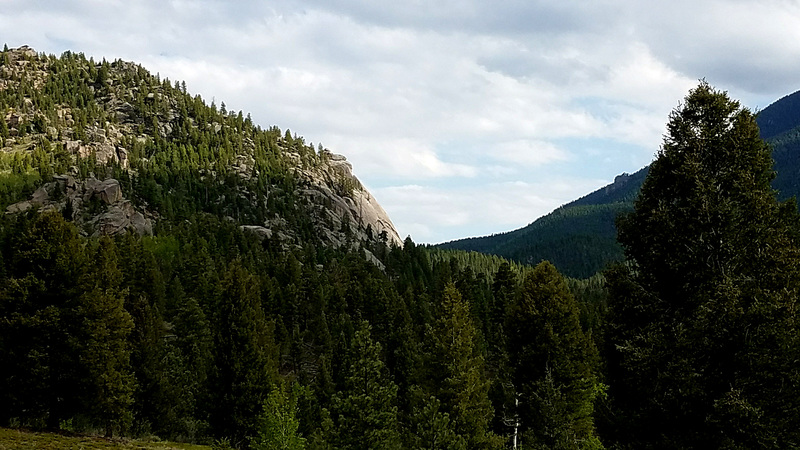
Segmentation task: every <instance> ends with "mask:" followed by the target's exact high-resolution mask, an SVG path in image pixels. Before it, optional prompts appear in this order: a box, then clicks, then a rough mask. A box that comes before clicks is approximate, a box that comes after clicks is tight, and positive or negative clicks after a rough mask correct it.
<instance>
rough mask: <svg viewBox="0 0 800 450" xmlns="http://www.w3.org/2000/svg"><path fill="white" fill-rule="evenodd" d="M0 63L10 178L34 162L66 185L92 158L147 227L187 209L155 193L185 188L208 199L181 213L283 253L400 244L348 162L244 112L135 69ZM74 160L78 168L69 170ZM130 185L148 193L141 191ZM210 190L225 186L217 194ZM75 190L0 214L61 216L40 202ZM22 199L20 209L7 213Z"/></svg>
mask: <svg viewBox="0 0 800 450" xmlns="http://www.w3.org/2000/svg"><path fill="white" fill-rule="evenodd" d="M3 59H4V61H3V62H4V64H3V65H2V68H1V69H0V91H2V92H4V93H5V97H6V101H5V110H4V111H3V119H4V120H2V121H0V122H2V123H0V138H2V142H0V144H2V145H1V146H0V148H2V163H1V164H2V166H3V168H5V169H6V170H9V169H11V170H12V171H14V170H17V171H22V172H28V170H27V169H28V168H31V167H34V166H37V165H41V166H42V167H45V166H50V167H51V169H50V171H52V172H53V173H55V174H57V175H58V174H61V175H63V177H73V178H74V177H76V176H77V177H78V178H85V177H86V175H87V174H88V172H92V170H91V169H92V168H91V167H88V166H87V164H88V161H92V164H96V165H100V166H104V165H108V164H112V165H114V166H115V167H117V169H116V170H115V172H114V173H109V174H106V175H109V176H112V177H119V178H122V179H120V180H119V181H120V182H121V188H122V192H123V194H125V195H128V194H131V195H133V197H132V198H131V200H132V202H133V204H134V205H135V206H137V207H139V209H141V214H143V215H146V216H148V218H150V219H153V220H155V219H156V218H157V217H160V216H167V217H169V216H175V215H180V214H185V213H186V211H182V209H183V208H186V205H178V204H174V203H173V202H172V201H171V200H172V199H171V198H170V196H165V195H163V194H164V193H165V192H166V191H168V190H173V191H178V190H182V189H183V188H184V187H185V188H187V191H186V192H183V193H182V194H183V197H185V198H187V200H188V199H190V198H191V197H192V190H193V189H202V190H203V191H204V197H205V198H204V199H203V201H202V203H203V204H200V205H198V204H195V205H192V206H189V207H188V209H195V208H199V209H202V210H206V211H209V212H213V213H215V214H220V215H223V216H228V217H231V218H232V219H234V220H235V221H237V222H238V223H240V224H241V225H242V226H245V227H247V228H248V229H249V230H252V231H254V232H255V233H257V234H258V235H259V236H262V237H264V236H267V237H271V236H273V235H274V236H275V238H276V239H280V240H282V241H283V244H285V245H294V244H298V243H300V242H299V241H302V240H304V239H308V238H316V237H319V239H321V240H322V242H323V243H325V244H326V245H333V246H341V245H344V244H345V241H347V240H348V239H349V240H350V241H351V242H362V241H366V240H368V239H371V240H373V241H377V240H379V239H381V238H382V239H385V240H386V242H388V243H390V244H394V245H402V240H401V239H400V237H399V235H398V233H397V231H396V230H395V228H394V225H393V224H392V223H391V220H390V219H389V217H388V215H387V214H386V212H385V211H384V210H383V208H381V206H380V205H379V204H378V203H377V202H376V200H375V199H374V197H373V196H372V195H371V194H370V193H369V192H367V191H366V189H365V188H364V187H363V186H362V185H361V183H360V182H359V181H358V179H357V178H356V177H355V176H354V175H353V174H352V167H351V165H350V163H348V162H347V161H346V159H345V158H344V157H343V156H340V155H335V154H333V153H331V152H330V151H329V150H326V149H323V147H322V146H321V145H319V147H318V148H316V149H315V148H314V147H313V145H312V144H306V143H305V141H304V140H303V138H301V137H297V136H292V134H291V133H290V132H289V131H288V130H286V133H281V131H280V130H279V129H278V128H277V127H272V128H270V129H268V130H262V129H261V128H260V127H259V126H256V125H255V124H253V122H252V120H251V119H250V117H249V115H248V116H247V117H245V116H243V114H242V112H241V111H240V112H238V113H235V112H232V111H230V112H229V111H226V108H225V104H224V103H222V104H221V105H220V107H219V108H217V107H216V106H215V105H213V104H212V105H211V106H207V105H206V104H205V103H204V102H203V100H202V99H201V98H200V97H199V96H195V97H192V96H191V95H189V94H188V93H187V91H186V85H185V83H184V84H182V85H181V84H180V83H175V84H174V86H173V85H172V84H171V83H170V81H169V80H168V79H164V80H161V79H160V78H159V77H158V76H152V75H151V74H149V73H148V72H147V71H146V70H145V69H144V68H142V67H141V66H139V65H136V64H133V63H129V62H124V61H114V62H111V63H109V62H107V61H102V62H98V63H95V62H94V61H91V60H88V61H87V60H85V58H83V56H82V55H72V54H69V53H67V54H65V55H64V57H62V58H55V57H53V56H49V57H48V56H44V55H38V54H37V53H36V52H35V51H34V50H33V49H30V48H28V47H21V48H19V49H11V50H8V51H6V52H4V53H3ZM75 157H78V159H79V160H81V161H84V162H83V163H80V164H79V163H76V164H68V161H71V159H74V158H75ZM81 164H82V165H81ZM162 168H169V170H170V171H171V172H172V173H176V174H188V173H191V172H193V173H197V174H199V175H200V176H199V177H197V178H199V179H198V180H193V181H196V182H200V185H199V186H181V185H182V184H184V183H181V182H178V183H173V180H164V179H158V178H157V177H156V176H154V174H155V173H157V172H159V171H161V169H162ZM87 171H88V172H87ZM130 173H132V174H135V175H136V176H134V177H131V176H130ZM45 175H49V173H48V172H47V171H45ZM98 175H99V174H98ZM187 177H188V175H187V176H184V177H183V178H187ZM129 183H145V184H149V185H148V186H146V187H144V188H142V189H137V188H135V187H133V186H131V185H130V184H129ZM176 184H177V186H176ZM215 184H216V185H227V186H228V187H229V188H230V189H228V190H226V189H221V190H220V189H216V188H215V186H213V185H215ZM72 185H74V181H71V180H67V179H66V178H64V179H63V180H62V182H61V185H60V186H58V187H57V186H54V185H50V186H47V189H44V188H40V190H39V191H38V192H37V193H36V194H37V195H33V196H32V197H31V198H26V199H20V198H19V197H18V196H17V197H14V195H15V194H19V193H21V192H17V193H8V195H6V196H4V197H3V198H2V199H0V208H3V209H6V208H7V207H9V208H10V209H9V211H16V212H19V211H21V210H24V209H26V208H29V207H30V206H31V205H32V203H31V201H33V203H35V204H37V206H39V207H49V208H54V207H55V208H57V209H59V210H60V209H61V208H64V207H66V202H64V201H62V202H52V201H50V202H49V203H48V202H47V201H48V200H51V199H49V197H48V196H51V195H52V194H53V192H51V191H53V189H56V188H57V189H60V190H61V191H64V190H65V189H68V188H69V187H71V186H72ZM286 189H292V192H284V191H285V190H286ZM131 191H133V192H131ZM83 197H86V198H85V200H87V202H88V200H90V197H91V195H88V196H82V197H78V198H79V199H83ZM20 200H24V201H27V202H26V203H22V204H19V203H18V204H17V205H10V203H12V202H14V201H20ZM68 200H69V203H70V205H69V207H70V208H79V207H80V206H81V205H80V203H81V202H76V201H75V198H71V199H68ZM106 203H107V204H108V205H110V206H112V207H113V206H114V205H112V204H111V202H107V201H106ZM279 203H292V205H283V206H282V205H279ZM294 207H299V208H303V209H304V210H306V212H308V214H306V215H307V216H308V217H309V218H310V219H311V221H310V222H311V223H310V224H309V225H310V226H311V228H312V230H308V231H312V233H310V234H311V235H313V236H306V237H304V236H302V234H303V232H304V231H303V230H301V229H300V228H302V227H301V226H300V225H299V224H291V223H289V221H290V220H291V219H292V216H296V214H293V213H291V212H289V211H287V210H285V209H286V208H289V209H291V208H294ZM76 215H79V214H77V212H76ZM123 228H124V227H123ZM273 231H274V233H273ZM345 231H347V233H345ZM345 234H348V235H349V236H346V235H345Z"/></svg>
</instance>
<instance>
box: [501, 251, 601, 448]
mask: <svg viewBox="0 0 800 450" xmlns="http://www.w3.org/2000/svg"><path fill="white" fill-rule="evenodd" d="M578 311H579V310H578V305H577V302H576V301H575V299H574V298H573V296H572V294H571V293H570V292H569V289H568V288H567V284H566V282H565V280H564V278H563V277H562V276H561V275H560V274H559V273H558V272H557V271H556V269H555V267H554V266H553V265H552V264H550V263H548V262H544V263H541V264H539V265H537V266H536V268H535V269H534V270H533V272H531V273H530V274H528V275H527V276H526V278H525V280H524V282H523V285H522V288H521V291H520V294H519V296H518V298H517V299H516V302H515V304H514V305H513V306H512V307H511V308H510V311H509V315H508V319H507V334H508V358H509V366H510V368H511V382H512V383H513V385H514V388H515V390H516V394H517V399H518V402H519V403H518V406H517V414H518V416H519V420H520V423H521V426H520V432H521V434H522V440H523V442H525V443H526V444H525V445H528V446H531V447H532V448H559V449H579V448H580V449H582V448H601V447H602V446H601V445H600V443H599V440H598V438H597V436H596V434H595V431H594V423H593V409H594V401H595V398H596V397H597V395H598V394H600V393H602V391H603V387H602V385H601V384H600V382H599V380H598V376H597V371H598V364H599V360H598V354H597V349H596V348H595V346H594V343H593V342H592V341H591V339H590V338H589V337H588V336H587V335H586V334H585V333H584V332H583V330H582V329H581V326H580V321H579V317H578Z"/></svg>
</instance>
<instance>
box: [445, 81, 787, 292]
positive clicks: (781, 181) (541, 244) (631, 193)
mask: <svg viewBox="0 0 800 450" xmlns="http://www.w3.org/2000/svg"><path fill="white" fill-rule="evenodd" d="M757 121H758V124H759V127H760V128H761V136H762V138H763V139H765V140H766V141H767V142H769V143H770V144H771V145H772V147H773V152H772V157H773V158H774V160H775V165H774V167H775V171H776V177H775V179H774V180H773V182H772V186H773V187H774V188H775V189H776V190H777V191H778V193H779V198H781V199H786V198H789V197H792V196H797V195H798V194H800V91H798V92H795V93H794V94H791V95H788V96H786V97H783V98H781V99H780V100H778V101H776V102H775V103H773V104H772V105H770V106H768V107H767V108H765V109H764V110H763V111H760V112H759V113H758V116H757ZM647 171H648V167H645V168H643V169H641V170H639V171H638V172H636V173H633V174H630V175H629V174H622V175H619V176H617V177H616V178H615V179H614V182H613V183H611V184H609V185H608V186H605V187H603V188H600V189H598V190H596V191H594V192H592V193H590V194H587V195H586V196H584V197H581V198H579V199H577V200H575V201H573V202H570V203H568V204H566V205H564V206H561V207H560V208H558V209H556V210H555V211H553V212H551V213H550V214H548V215H546V216H544V217H541V218H539V219H537V220H536V221H534V222H533V223H531V224H529V225H527V226H525V227H523V228H520V229H518V230H514V231H509V232H506V233H500V234H494V235H491V236H484V237H476V238H467V239H459V240H455V241H450V242H445V243H443V244H439V245H438V246H437V247H440V248H443V249H457V250H465V251H477V252H482V253H488V254H492V255H498V256H502V257H504V258H508V259H510V260H513V261H517V262H520V263H524V264H536V263H538V262H539V261H542V260H549V261H550V262H552V263H553V264H554V265H555V266H556V267H557V268H558V269H559V270H560V271H561V272H563V273H564V274H566V275H568V276H571V277H577V278H586V277H590V276H592V275H593V274H595V273H597V272H598V271H599V270H602V269H603V268H604V267H606V266H607V265H608V264H609V263H611V262H614V261H621V260H622V259H623V258H624V254H623V252H622V248H621V247H620V246H619V244H618V243H617V241H616V229H615V227H614V220H615V219H616V217H617V216H618V215H619V214H621V213H625V212H629V211H632V210H633V201H634V200H635V198H636V196H637V195H638V193H639V189H640V188H641V186H642V183H643V182H644V179H645V177H646V176H647Z"/></svg>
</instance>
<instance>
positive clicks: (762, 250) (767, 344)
mask: <svg viewBox="0 0 800 450" xmlns="http://www.w3.org/2000/svg"><path fill="white" fill-rule="evenodd" d="M667 130H668V132H667V134H666V136H665V137H664V143H663V145H662V148H661V150H660V152H659V154H658V159H657V160H656V161H655V162H654V163H653V165H652V166H651V168H650V172H649V175H648V177H647V179H646V181H645V183H644V185H643V187H642V191H641V194H640V196H639V198H638V200H637V201H636V204H635V210H634V212H633V213H631V214H630V215H629V216H627V217H626V218H624V220H621V221H620V223H619V241H620V242H621V243H622V245H623V247H624V248H625V252H626V254H627V257H628V259H629V261H630V262H631V266H630V267H624V268H618V269H616V270H614V271H612V272H610V273H609V274H608V278H609V291H610V303H611V309H612V316H611V321H612V325H611V327H610V330H609V333H608V335H609V337H608V339H609V343H610V344H611V345H610V352H609V368H610V372H609V373H610V381H611V383H612V396H613V399H614V402H615V405H616V417H617V418H618V420H617V422H616V423H615V424H614V425H615V428H613V427H612V432H613V430H616V438H617V439H618V440H620V441H622V442H625V443H627V444H629V445H633V446H634V447H636V448H793V447H797V446H800V428H798V427H797V423H800V366H798V364H797V361H798V360H799V359H800V340H798V327H797V322H796V317H795V311H796V310H797V299H798V294H800V288H799V285H798V281H799V280H800V279H799V278H798V274H800V272H798V269H799V268H800V266H799V265H798V262H799V261H800V260H799V259H798V258H799V257H800V253H799V252H798V245H797V244H798V235H797V230H798V223H799V221H798V216H797V212H796V206H795V204H794V203H793V202H789V203H779V202H777V201H776V199H775V193H774V192H773V190H772V189H771V187H770V181H771V180H772V178H773V176H774V172H773V170H772V160H771V158H770V149H769V147H768V146H767V144H765V143H764V142H763V141H762V140H761V139H760V137H759V130H758V126H757V125H756V122H755V117H754V115H753V114H752V113H751V112H750V111H748V110H747V109H744V108H742V107H741V106H740V105H739V103H738V102H736V101H734V100H731V99H730V98H729V97H728V95H727V94H726V93H724V92H719V91H716V90H714V89H713V88H711V87H710V86H709V85H708V84H706V83H705V82H703V83H701V84H700V85H699V86H698V87H697V88H695V89H694V90H692V91H691V92H690V93H689V95H688V96H687V97H686V100H685V102H684V104H683V105H682V106H681V107H679V108H678V109H676V110H675V111H673V113H672V114H671V116H670V121H669V123H668V125H667Z"/></svg>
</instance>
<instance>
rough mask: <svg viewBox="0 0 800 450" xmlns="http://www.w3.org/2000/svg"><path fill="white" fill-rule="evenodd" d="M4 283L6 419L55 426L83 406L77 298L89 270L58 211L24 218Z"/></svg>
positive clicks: (0, 360) (0, 333) (0, 370)
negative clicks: (78, 356) (81, 398)
mask: <svg viewBox="0 0 800 450" xmlns="http://www.w3.org/2000/svg"><path fill="white" fill-rule="evenodd" d="M16 226H17V229H16V230H14V231H15V232H14V242H12V244H11V249H12V253H11V254H12V258H11V265H10V270H9V277H8V279H7V280H4V281H6V282H5V283H4V285H3V286H0V318H2V320H0V342H2V347H0V383H2V385H0V387H1V388H2V389H0V396H1V397H0V399H2V400H3V401H2V402H0V418H5V419H9V418H10V417H17V418H19V419H20V420H22V422H23V423H24V424H26V425H28V426H33V427H41V426H47V427H49V428H52V429H56V428H58V426H59V422H60V421H61V420H65V419H67V418H68V417H70V416H71V415H73V414H75V413H76V412H77V410H78V408H79V405H78V398H77V395H78V390H79V374H78V367H79V362H78V361H77V357H76V340H75V339H74V338H73V336H75V334H76V333H77V332H78V329H77V328H78V324H79V322H80V320H79V316H78V301H77V299H78V297H79V295H80V292H81V280H82V279H83V277H84V270H85V268H86V260H85V253H84V248H83V245H82V243H81V242H80V240H79V238H78V233H77V230H76V229H75V227H74V226H72V225H71V224H69V223H67V222H66V221H64V219H63V217H61V215H60V214H58V213H46V214H41V215H36V216H34V217H32V218H19V219H18V222H17V224H16Z"/></svg>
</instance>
